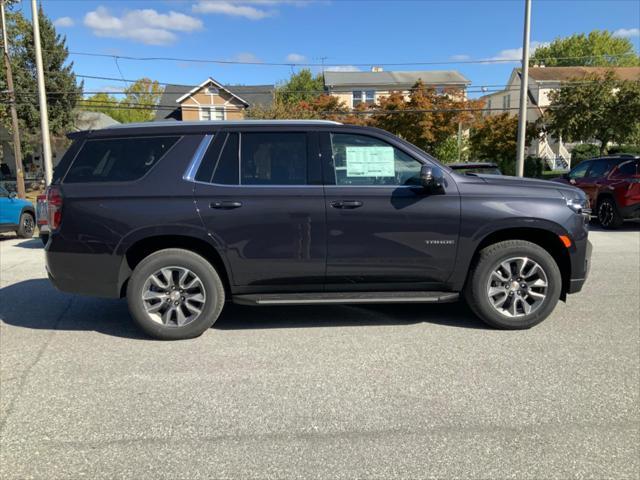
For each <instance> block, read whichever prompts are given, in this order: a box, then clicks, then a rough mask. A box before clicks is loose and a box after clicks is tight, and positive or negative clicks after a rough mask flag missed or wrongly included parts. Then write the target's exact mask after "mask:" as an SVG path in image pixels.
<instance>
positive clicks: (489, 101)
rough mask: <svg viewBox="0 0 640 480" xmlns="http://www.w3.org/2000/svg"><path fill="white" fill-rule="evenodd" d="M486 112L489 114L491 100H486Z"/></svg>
mask: <svg viewBox="0 0 640 480" xmlns="http://www.w3.org/2000/svg"><path fill="white" fill-rule="evenodd" d="M487 111H488V112H489V113H491V99H490V98H489V99H487Z"/></svg>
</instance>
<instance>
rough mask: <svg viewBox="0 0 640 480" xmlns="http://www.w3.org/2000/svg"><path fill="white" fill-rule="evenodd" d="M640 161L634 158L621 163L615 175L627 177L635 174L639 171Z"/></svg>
mask: <svg viewBox="0 0 640 480" xmlns="http://www.w3.org/2000/svg"><path fill="white" fill-rule="evenodd" d="M638 163H640V162H634V161H633V160H632V161H630V162H626V163H623V164H621V165H620V166H619V167H618V169H617V170H616V171H615V173H614V175H613V176H614V177H616V178H626V177H631V176H633V175H635V174H636V172H637V171H638Z"/></svg>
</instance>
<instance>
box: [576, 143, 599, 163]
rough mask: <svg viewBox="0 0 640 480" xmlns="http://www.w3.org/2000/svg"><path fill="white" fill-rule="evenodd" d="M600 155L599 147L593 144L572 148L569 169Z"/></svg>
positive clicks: (583, 144)
mask: <svg viewBox="0 0 640 480" xmlns="http://www.w3.org/2000/svg"><path fill="white" fill-rule="evenodd" d="M598 155H600V147H599V146H598V145H594V144H593V143H582V144H580V145H576V146H575V147H573V150H572V151H571V168H573V167H575V166H576V165H578V164H579V163H580V162H582V161H583V160H587V159H589V158H593V157H597V156H598Z"/></svg>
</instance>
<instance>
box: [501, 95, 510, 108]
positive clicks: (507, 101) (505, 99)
mask: <svg viewBox="0 0 640 480" xmlns="http://www.w3.org/2000/svg"><path fill="white" fill-rule="evenodd" d="M502 108H503V109H504V110H509V109H511V95H505V96H504V97H502Z"/></svg>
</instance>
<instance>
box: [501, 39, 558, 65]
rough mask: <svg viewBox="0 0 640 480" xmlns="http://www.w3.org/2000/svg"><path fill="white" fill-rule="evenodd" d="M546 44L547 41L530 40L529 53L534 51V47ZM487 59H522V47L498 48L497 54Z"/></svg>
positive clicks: (547, 43)
mask: <svg viewBox="0 0 640 480" xmlns="http://www.w3.org/2000/svg"><path fill="white" fill-rule="evenodd" d="M547 45H549V42H536V41H533V42H531V45H530V47H529V54H533V52H535V51H536V49H538V48H540V47H546V46H547ZM489 60H505V61H507V60H522V47H520V48H507V49H506V50H500V52H499V53H498V54H497V55H495V56H493V57H490V58H489Z"/></svg>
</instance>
